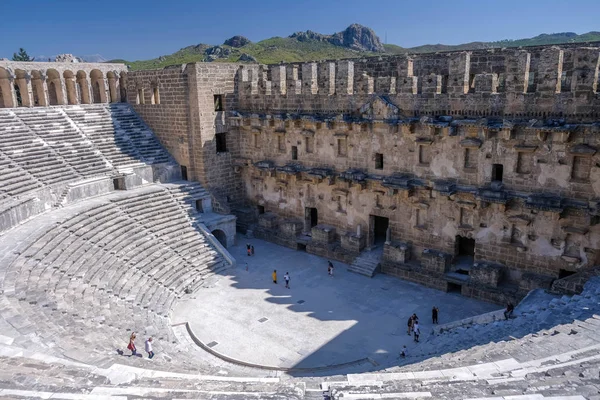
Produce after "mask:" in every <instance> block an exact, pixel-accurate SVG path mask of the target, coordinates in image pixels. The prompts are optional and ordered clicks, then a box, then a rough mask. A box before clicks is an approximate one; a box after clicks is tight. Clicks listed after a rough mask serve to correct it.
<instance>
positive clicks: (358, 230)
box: [356, 224, 361, 237]
mask: <svg viewBox="0 0 600 400" xmlns="http://www.w3.org/2000/svg"><path fill="white" fill-rule="evenodd" d="M360 235H361V232H360V224H358V225H356V237H360Z"/></svg>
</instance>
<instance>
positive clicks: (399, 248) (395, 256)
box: [383, 242, 412, 264]
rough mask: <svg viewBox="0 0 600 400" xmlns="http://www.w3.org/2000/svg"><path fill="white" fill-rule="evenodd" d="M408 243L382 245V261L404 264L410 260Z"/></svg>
mask: <svg viewBox="0 0 600 400" xmlns="http://www.w3.org/2000/svg"><path fill="white" fill-rule="evenodd" d="M411 247H412V246H411V245H410V243H405V242H391V243H386V244H384V245H383V260H384V261H388V262H391V263H401V264H404V263H406V262H408V261H409V260H410V252H411Z"/></svg>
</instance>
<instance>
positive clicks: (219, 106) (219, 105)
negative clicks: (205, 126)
mask: <svg viewBox="0 0 600 400" xmlns="http://www.w3.org/2000/svg"><path fill="white" fill-rule="evenodd" d="M213 97H214V102H215V111H223V95H221V94H215V95H214V96H213Z"/></svg>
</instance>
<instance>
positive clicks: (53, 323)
mask: <svg viewBox="0 0 600 400" xmlns="http://www.w3.org/2000/svg"><path fill="white" fill-rule="evenodd" d="M599 69H600V45H599V44H598V43H592V44H585V45H574V44H566V45H560V46H542V47H523V48H503V49H489V50H475V51H465V52H447V53H444V52H440V53H435V54H434V53H431V54H415V55H412V54H409V55H402V56H390V57H374V58H363V59H345V60H333V61H318V62H303V63H290V64H276V65H260V64H226V63H216V62H215V63H189V64H186V65H177V66H171V67H166V68H164V69H159V70H142V71H128V68H127V66H126V65H124V64H110V63H63V62H47V63H45V62H12V61H0V362H1V363H2V364H3V365H8V366H9V368H0V382H1V384H0V398H5V397H7V398H81V399H90V400H91V399H100V398H120V399H124V398H140V397H147V398H163V397H164V398H207V399H208V398H211V399H213V398H214V399H216V398H219V399H247V398H257V399H324V398H325V399H346V398H351V399H375V398H426V397H433V398H440V399H454V398H473V399H474V398H488V397H489V398H492V397H493V398H495V399H501V398H510V399H520V398H523V399H530V398H535V399H544V398H555V399H558V398H569V399H573V400H575V399H583V398H597V397H598V395H599V393H600V387H598V385H597V382H598V379H599V371H600V364H599V363H600V357H599V356H598V350H600V334H599V333H598V328H599V327H600V317H598V315H599V314H600V303H598V298H599V295H600V280H599V279H600V278H597V277H595V275H598V274H599V270H598V265H599V264H600V153H598V149H599V148H600V93H599V87H598V86H599V80H600V77H599ZM246 240H248V241H250V240H257V241H258V240H260V241H261V242H262V243H264V242H263V241H267V242H272V243H273V244H274V245H279V246H274V245H273V244H269V243H267V244H268V245H269V246H274V247H273V248H275V247H276V248H282V247H281V246H283V247H285V248H286V249H285V250H286V251H289V252H290V253H292V254H298V255H302V256H306V257H312V258H307V259H310V260H314V259H319V260H321V261H319V262H322V265H319V266H318V267H315V268H320V269H322V270H325V269H326V265H327V261H328V260H329V261H333V262H334V263H336V266H339V265H343V266H344V272H346V270H348V271H350V272H352V273H355V274H350V273H349V274H348V276H351V277H352V279H358V278H360V279H362V280H363V281H364V282H365V283H364V284H365V285H367V284H370V282H375V285H379V286H381V288H378V290H379V289H383V290H389V287H391V286H390V285H393V282H399V279H397V278H400V279H401V280H403V281H409V282H412V283H410V284H409V286H410V285H412V286H410V287H419V288H421V289H419V290H430V291H431V292H448V293H450V294H452V295H453V297H452V298H453V299H456V298H459V299H460V301H464V302H467V301H473V302H475V301H476V300H477V301H479V303H481V304H483V302H482V301H484V302H487V303H488V306H489V303H492V304H495V305H496V306H494V307H493V308H495V309H498V310H499V309H500V308H501V307H505V306H506V304H507V303H512V304H515V305H518V306H517V308H516V310H515V315H516V318H514V320H510V318H509V320H507V321H503V320H504V316H502V311H503V310H499V312H498V311H494V312H491V313H487V314H483V315H479V316H472V317H470V318H469V319H467V320H460V321H453V322H452V323H449V324H446V325H443V326H442V325H440V326H439V327H438V326H432V327H427V332H423V333H424V335H423V337H424V339H423V341H424V342H425V343H424V344H422V345H419V346H420V347H415V348H414V349H413V348H411V350H410V353H409V354H410V356H409V357H407V358H399V356H398V355H397V354H398V352H397V351H396V350H397V349H394V351H393V352H395V353H394V355H393V356H386V357H387V358H384V359H382V360H384V361H381V360H380V359H377V358H376V357H375V356H371V355H367V356H363V355H361V356H358V355H357V356H356V357H355V358H356V361H352V362H347V363H337V364H336V363H333V362H332V363H325V364H323V365H318V366H315V367H314V368H313V367H311V368H304V367H302V368H295V367H285V368H284V367H274V366H266V365H260V363H258V362H249V361H248V360H241V359H239V358H237V357H236V356H235V354H224V353H222V352H220V348H219V343H218V342H219V340H216V341H213V342H211V343H206V342H205V341H204V340H203V339H202V338H201V337H200V335H195V334H194V332H193V330H194V329H195V328H193V327H192V326H191V325H190V323H184V322H182V321H172V319H171V317H172V310H173V307H174V306H175V305H176V304H178V303H182V302H185V301H188V299H193V298H194V296H199V294H198V293H200V292H201V291H202V289H206V288H208V289H210V288H213V289H214V288H215V287H219V283H218V282H219V281H218V278H219V277H222V276H224V275H226V274H228V273H230V272H228V271H232V270H235V271H242V270H243V269H241V267H240V265H239V264H240V262H242V261H243V262H246V261H247V259H246V257H244V258H243V259H240V258H239V254H238V253H236V252H237V250H236V248H237V246H243V247H244V249H243V252H242V253H241V254H243V255H245V253H244V252H245V246H244V243H243V241H246ZM240 241H242V243H239V242H240ZM257 243H258V242H257ZM290 249H293V250H290ZM258 251H259V252H260V251H261V249H258ZM234 253H235V254H238V259H237V261H236V257H235V256H233V255H232V254H234ZM306 253H308V254H306ZM286 254H287V253H286ZM316 256H318V257H316ZM319 257H320V258H319ZM236 268H237V269H236ZM281 268H282V271H283V272H282V271H280V274H281V278H280V279H283V274H284V272H285V271H284V267H283V266H281ZM271 269H272V268H271ZM247 270H248V268H247V266H246V271H247ZM270 272H271V271H269V272H265V276H267V277H268V278H269V283H271V282H270ZM231 273H232V274H233V272H231ZM357 274H361V275H364V276H360V275H357ZM375 275H377V276H375ZM374 276H375V277H374ZM372 277H374V278H373V279H369V278H372ZM240 279H242V278H240ZM244 279H245V278H244ZM336 279H338V277H337V276H336ZM340 279H341V278H340ZM378 279H384V280H382V281H381V282H385V283H381V284H379V283H377V282H380V281H378ZM293 282H294V284H296V282H298V281H297V280H296V281H293ZM390 282H391V283H390ZM416 284H418V285H416ZM215 285H216V286H215ZM339 285H340V286H344V284H343V283H339ZM407 287H408V286H407ZM293 288H294V287H293ZM208 289H207V290H208ZM253 289H256V288H255V287H253ZM432 289H434V290H432ZM223 290H225V289H223ZM427 293H429V292H427ZM444 295H446V294H445V293H444ZM275 297H277V296H275ZM284 297H285V296H279V300H281V299H283V298H284ZM305 300H307V299H302V300H300V301H298V302H296V301H295V299H294V303H293V304H292V305H290V308H291V307H300V305H302V303H305ZM281 301H283V300H281ZM363 301H364V302H365V303H367V302H368V299H363ZM406 301H408V302H410V301H412V300H411V299H410V298H409V299H407V300H406ZM415 301H416V300H415ZM479 303H478V304H479ZM427 306H428V307H429V308H428V309H427V312H429V310H430V309H431V305H429V304H427ZM438 306H443V304H438ZM223 307H224V308H228V309H231V310H232V311H233V312H234V313H239V312H236V311H235V310H237V308H236V307H237V306H236V305H235V304H233V303H227V302H225V303H224V304H223ZM257 307H258V306H257ZM365 307H366V306H365ZM457 308H458V309H459V308H460V307H457ZM368 310H370V311H369V312H373V313H375V314H376V313H377V311H376V310H372V309H368ZM442 311H444V309H443V307H442ZM330 312H331V311H330ZM401 317H402V318H399V319H400V320H401V322H399V323H398V326H400V328H398V329H397V331H398V332H399V333H397V332H395V331H394V332H391V333H390V335H391V336H390V337H391V338H392V339H393V341H395V340H396V339H395V337H396V336H398V337H400V336H399V335H402V339H405V336H406V322H405V321H406V319H405V318H404V316H403V315H401ZM407 317H408V316H407ZM422 318H423V319H425V321H427V320H428V318H429V317H428V316H427V315H425V316H423V317H422ZM267 321H269V318H266V317H265V318H262V319H260V320H259V322H260V323H263V325H264V326H267V325H266V324H267V323H268V322H267ZM179 322H181V323H179ZM271 322H273V321H271ZM396 322H397V321H396ZM396 322H394V324H395V323H396ZM263 325H261V326H263ZM224 326H225V325H223V328H222V330H223V331H226V330H227V329H226V328H224ZM252 329H254V328H252ZM257 329H258V328H257ZM423 330H425V328H423ZM132 332H138V333H139V335H140V336H139V339H138V347H139V348H140V350H138V351H140V352H142V351H141V348H142V347H143V340H145V339H142V335H144V337H148V336H153V337H154V338H155V343H156V344H155V350H156V352H157V354H158V356H157V357H156V358H155V359H153V360H152V361H148V362H145V361H146V360H136V359H135V357H123V352H125V353H129V350H126V349H125V346H124V345H123V342H124V341H125V342H126V341H127V340H128V339H129V337H130V335H131V333H132ZM409 332H410V331H409ZM430 332H431V333H430ZM409 334H410V333H409ZM223 335H224V336H227V335H231V332H223ZM282 337H283V336H282ZM459 338H460V340H459ZM409 339H410V338H409ZM240 340H242V339H240ZM358 340H360V338H359V339H358ZM126 344H127V343H125V345H126ZM248 346H249V347H252V346H251V345H248ZM411 346H412V343H411ZM415 346H416V345H415ZM121 348H122V349H123V350H120V349H121ZM115 349H117V352H115ZM344 349H345V350H344V351H347V352H351V351H354V350H356V349H352V350H350V347H346V348H344ZM377 351H378V350H374V354H376V353H377ZM381 352H382V351H381ZM117 353H118V354H117ZM298 354H300V355H302V356H304V355H305V354H303V353H302V352H299V353H298ZM298 354H297V355H298ZM280 359H281V358H280ZM282 360H283V359H282ZM284 361H285V360H284ZM284 361H282V362H284ZM31 382H34V383H35V384H33V383H31ZM30 383H31V384H30ZM61 396H63V397H61ZM69 396H70V397H69ZM128 396H129V397H128ZM378 396H379V397H378ZM504 396H506V397H504ZM521 396H522V397H521ZM532 396H533V397H532ZM553 396H560V397H553ZM565 396H566V397H565Z"/></svg>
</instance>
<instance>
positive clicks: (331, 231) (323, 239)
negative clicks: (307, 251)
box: [311, 224, 335, 243]
mask: <svg viewBox="0 0 600 400" xmlns="http://www.w3.org/2000/svg"><path fill="white" fill-rule="evenodd" d="M311 234H312V240H313V242H317V243H333V242H334V241H335V227H333V226H331V225H325V224H319V225H317V226H315V227H313V228H312V230H311Z"/></svg>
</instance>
